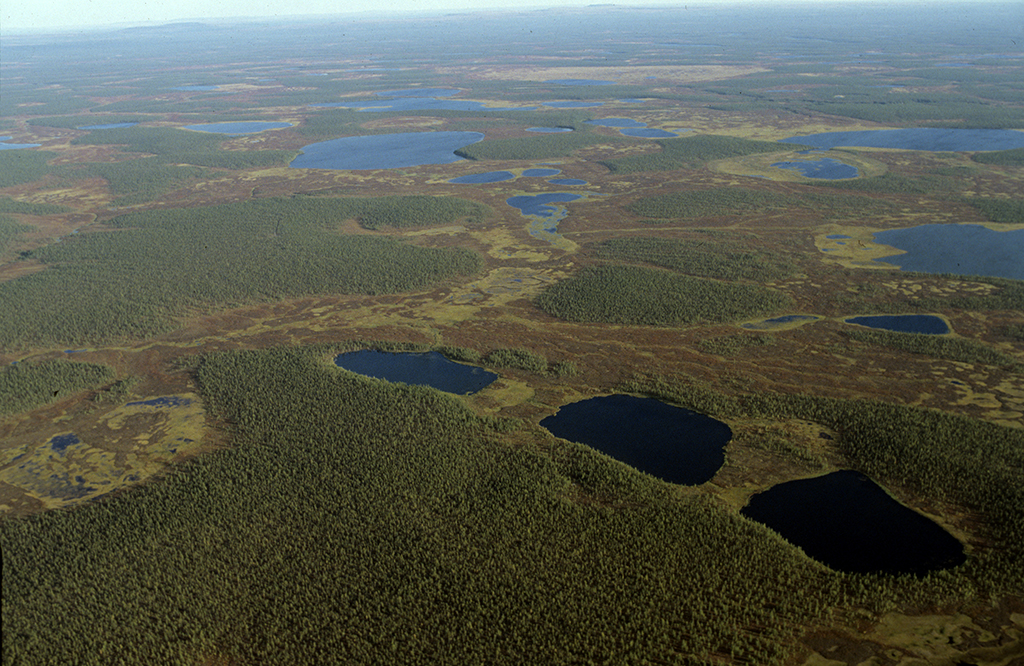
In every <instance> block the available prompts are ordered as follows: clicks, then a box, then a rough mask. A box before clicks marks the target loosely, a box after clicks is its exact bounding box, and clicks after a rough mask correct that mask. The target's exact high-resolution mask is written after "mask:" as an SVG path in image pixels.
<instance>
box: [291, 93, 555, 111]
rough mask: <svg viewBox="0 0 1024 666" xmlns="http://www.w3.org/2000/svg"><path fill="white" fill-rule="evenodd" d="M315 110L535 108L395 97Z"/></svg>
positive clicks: (334, 105)
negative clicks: (499, 106)
mask: <svg viewBox="0 0 1024 666" xmlns="http://www.w3.org/2000/svg"><path fill="white" fill-rule="evenodd" d="M310 106H313V107H317V108H346V109H356V110H357V111H358V112H360V113H382V112H384V111H515V110H518V111H533V110H534V109H535V108H536V107H501V108H498V107H493V106H487V105H485V104H484V103H483V102H471V101H466V100H457V99H433V98H430V97H412V96H409V97H397V98H394V99H387V100H377V99H371V100H365V101H361V102H329V103H324V104H310Z"/></svg>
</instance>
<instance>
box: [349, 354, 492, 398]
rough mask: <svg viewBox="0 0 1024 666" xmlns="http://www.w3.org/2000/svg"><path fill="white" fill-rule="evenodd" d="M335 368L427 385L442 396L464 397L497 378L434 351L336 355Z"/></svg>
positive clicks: (391, 380) (490, 373) (378, 377)
mask: <svg viewBox="0 0 1024 666" xmlns="http://www.w3.org/2000/svg"><path fill="white" fill-rule="evenodd" d="M334 363H335V365H337V366H338V367H339V368H344V369H345V370H349V371H351V372H355V373H358V374H360V375H364V376H366V377H373V378H375V379H384V380H386V381H389V382H401V383H403V384H413V385H416V386H430V387H432V388H436V389H438V390H439V391H444V392H446V393H456V394H459V395H468V394H470V393H476V392H477V391H479V390H481V389H483V388H485V387H486V386H488V385H489V384H490V383H491V382H493V381H494V380H495V379H497V378H498V375H497V374H495V373H493V372H488V371H487V370H484V369H482V368H478V367H475V366H472V365H463V364H461V363H455V362H454V361H451V360H449V359H447V358H445V357H444V356H443V355H442V354H439V353H437V352H425V353H413V352H381V351H375V350H372V349H362V350H359V351H354V352H346V353H344V354H339V355H338V356H337V357H335V359H334Z"/></svg>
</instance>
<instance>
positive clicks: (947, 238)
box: [874, 224, 1024, 280]
mask: <svg viewBox="0 0 1024 666" xmlns="http://www.w3.org/2000/svg"><path fill="white" fill-rule="evenodd" d="M874 240H875V242H876V243H881V244H883V245H890V246H892V247H895V248H897V249H900V250H904V251H905V252H906V254H900V255H895V256H891V257H883V258H881V259H875V261H881V262H884V263H887V264H893V265H895V266H899V267H900V270H904V271H921V272H923V273H957V274H961V275H984V276H989V277H1002V278H1010V279H1013V280H1024V259H1022V258H1024V229H1017V230H1012V231H993V230H992V229H989V228H987V227H983V226H981V225H980V224H925V225H921V226H918V227H910V228H909V229H889V230H888V231H880V232H878V233H876V234H874Z"/></svg>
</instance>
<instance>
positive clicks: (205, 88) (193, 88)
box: [171, 86, 220, 92]
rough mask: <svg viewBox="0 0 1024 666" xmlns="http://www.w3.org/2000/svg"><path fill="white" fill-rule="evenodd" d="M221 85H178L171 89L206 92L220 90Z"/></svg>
mask: <svg viewBox="0 0 1024 666" xmlns="http://www.w3.org/2000/svg"><path fill="white" fill-rule="evenodd" d="M219 88H220V86H176V87H174V88H171V90H181V91H185V92H205V91H208V90H218V89H219Z"/></svg>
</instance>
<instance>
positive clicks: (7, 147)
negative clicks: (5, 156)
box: [0, 136, 43, 150]
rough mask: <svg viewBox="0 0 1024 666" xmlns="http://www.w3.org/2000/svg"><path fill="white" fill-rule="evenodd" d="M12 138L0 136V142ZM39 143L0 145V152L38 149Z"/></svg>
mask: <svg viewBox="0 0 1024 666" xmlns="http://www.w3.org/2000/svg"><path fill="white" fill-rule="evenodd" d="M13 138H14V137H12V136H0V142H3V141H8V140H10V139H13ZM41 145H43V144H41V143H0V150H20V149H21V148H38V147H39V146H41Z"/></svg>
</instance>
